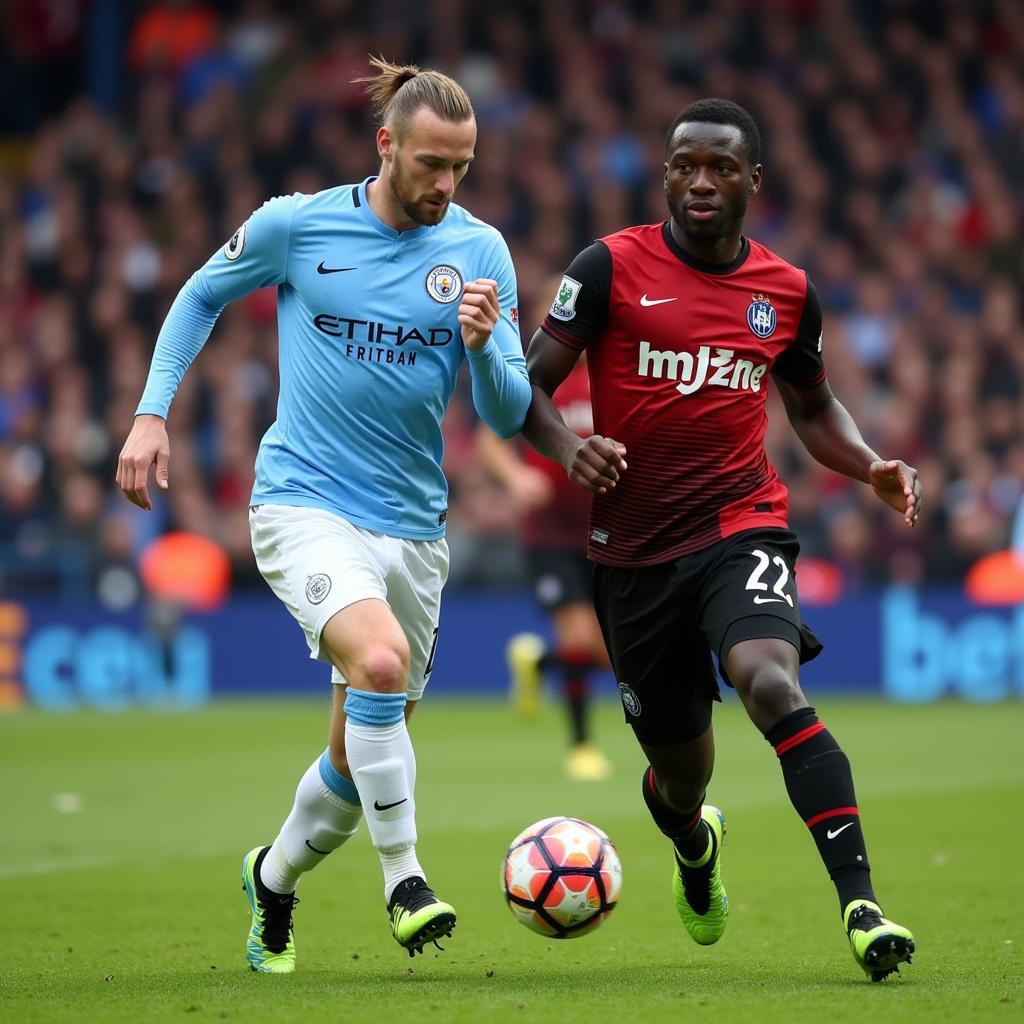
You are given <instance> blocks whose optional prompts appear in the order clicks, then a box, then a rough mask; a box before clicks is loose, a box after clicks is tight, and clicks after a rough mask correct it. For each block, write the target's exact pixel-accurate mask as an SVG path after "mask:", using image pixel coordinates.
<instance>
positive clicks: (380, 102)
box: [353, 57, 474, 133]
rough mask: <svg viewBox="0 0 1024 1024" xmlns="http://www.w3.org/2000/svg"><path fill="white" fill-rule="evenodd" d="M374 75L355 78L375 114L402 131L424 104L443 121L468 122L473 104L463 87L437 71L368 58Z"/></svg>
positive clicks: (381, 121) (382, 120)
mask: <svg viewBox="0 0 1024 1024" xmlns="http://www.w3.org/2000/svg"><path fill="white" fill-rule="evenodd" d="M370 64H371V65H372V66H373V67H375V68H376V69H377V74H376V75H367V76H365V77H363V78H355V79H353V81H354V82H366V83H367V85H366V93H367V95H368V96H369V97H370V103H371V105H372V107H373V113H374V116H375V117H376V118H377V120H378V121H379V122H380V123H381V124H386V125H388V126H389V127H390V128H392V129H393V130H394V131H396V132H398V133H401V132H403V131H404V130H405V127H406V125H407V124H408V123H409V120H410V119H411V118H412V116H413V114H415V113H416V111H418V110H419V109H420V107H426V108H427V109H428V110H432V111H433V112H434V113H435V114H437V116H438V117H440V118H442V119H443V120H445V121H455V122H460V121H468V120H469V119H470V118H471V117H473V116H474V115H473V104H472V103H470V101H469V96H467V95H466V90H465V89H463V88H462V86H461V85H459V83H458V82H456V81H455V79H454V78H449V77H448V76H447V75H442V74H441V72H440V71H421V70H420V69H419V68H418V67H417V66H416V65H415V64H390V63H388V62H387V61H386V60H385V59H384V58H383V57H370Z"/></svg>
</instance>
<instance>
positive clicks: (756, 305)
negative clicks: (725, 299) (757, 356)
mask: <svg viewBox="0 0 1024 1024" xmlns="http://www.w3.org/2000/svg"><path fill="white" fill-rule="evenodd" d="M751 298H752V299H753V302H751V303H750V305H749V306H747V326H748V327H749V328H750V329H751V330H752V331H753V332H754V334H756V335H757V336H758V337H759V338H770V337H771V336H772V334H773V333H774V332H775V325H776V324H777V323H778V322H779V315H778V313H776V312H775V307H774V306H773V305H772V300H771V299H769V298H768V296H767V295H762V294H760V293H756V294H754V295H752V296H751Z"/></svg>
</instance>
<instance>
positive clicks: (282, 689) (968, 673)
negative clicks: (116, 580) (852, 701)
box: [0, 588, 1024, 710]
mask: <svg viewBox="0 0 1024 1024" xmlns="http://www.w3.org/2000/svg"><path fill="white" fill-rule="evenodd" d="M7 607H8V608H10V607H12V606H11V605H8V606H7ZM18 607H19V608H20V612H21V613H22V614H21V615H20V619H19V621H20V622H21V623H22V626H21V628H20V629H19V630H18V635H17V636H8V637H6V638H0V645H2V646H4V647H5V648H6V649H7V651H8V653H9V655H10V657H9V659H8V660H9V661H10V662H11V663H12V664H13V665H16V666H20V672H18V671H16V672H15V675H16V676H18V677H20V678H17V680H16V681H18V682H20V684H21V687H22V689H23V690H24V693H25V695H26V697H27V699H28V700H29V701H30V702H31V703H33V704H35V705H38V706H41V707H44V708H49V709H53V710H70V709H74V708H77V707H93V708H102V709H108V710H117V709H119V708H124V707H132V706H152V707H171V708H189V707H195V706H198V705H200V704H203V703H204V702H206V701H207V700H209V699H210V698H211V697H214V696H221V695H232V694H274V695H287V694H293V695H298V694H309V693H315V692H317V691H322V690H323V689H325V688H326V686H327V685H328V682H329V677H330V673H329V669H328V668H327V667H326V666H325V665H323V664H320V663H318V662H314V661H311V660H310V659H309V658H308V652H307V648H306V645H305V641H304V639H303V636H302V634H301V632H300V630H299V628H298V627H297V626H296V624H295V623H294V622H293V621H292V619H291V618H290V616H288V614H287V613H286V612H285V610H284V609H283V608H282V607H281V606H280V605H279V604H278V603H277V602H276V601H274V600H273V599H272V598H269V597H267V598H263V597H244V598H242V597H240V598H236V599H235V600H233V601H232V602H230V603H229V604H228V605H226V606H225V607H223V608H222V609H220V610H218V611H216V612H213V613H210V614H207V615H192V616H188V617H186V618H185V619H184V620H183V622H182V624H181V626H180V628H179V629H178V630H177V631H176V633H175V635H174V637H173V640H172V641H171V642H170V643H169V644H161V643H160V642H159V641H158V640H157V639H156V638H155V637H154V636H153V635H152V634H151V633H150V632H149V631H148V630H147V628H146V626H145V623H144V620H143V617H142V615H141V613H126V614H123V615H115V614H111V613H109V612H103V611H100V610H98V609H96V608H91V607H81V608H77V607H74V606H68V605H62V604H43V603H40V604H35V603H25V604H23V605H20V606H18ZM804 616H805V618H806V620H807V622H808V624H809V625H811V627H812V628H813V629H814V631H815V632H816V633H817V634H818V635H819V636H820V637H821V639H822V640H823V641H824V643H825V650H824V652H823V653H822V655H821V656H820V657H819V658H818V659H817V660H816V661H814V662H811V663H810V664H808V665H806V666H804V669H803V672H802V680H803V683H804V686H805V688H806V689H807V690H808V691H809V692H811V693H814V692H818V691H830V692H836V691H839V692H844V693H851V694H852V693H865V694H869V693H874V694H883V695H885V696H888V697H890V698H891V699H893V700H898V701H903V702H922V701H930V700H936V699H939V698H941V697H946V696H958V697H962V698H964V699H967V700H973V701H985V702H989V701H998V700H1004V699H1008V698H1011V697H1017V698H1019V697H1021V696H1024V606H1014V607H996V608H983V607H978V606H976V605H972V604H969V603H968V602H967V601H966V600H965V599H964V598H963V596H962V595H960V594H959V593H957V592H955V591H952V590H950V591H939V590H934V591H916V590H910V589H902V588H890V589H887V590H880V591H877V592H871V593H866V594H864V595H860V596H857V597H852V598H849V599H846V600H843V601H840V602H837V603H836V604H832V605H828V606H823V607H814V608H805V609H804ZM523 630H530V631H535V632H538V633H541V634H545V635H547V634H548V633H549V627H548V625H547V622H546V620H545V619H544V617H543V616H542V615H541V614H540V612H538V610H537V609H536V607H535V606H534V604H533V603H532V601H531V600H530V598H529V596H528V595H526V594H520V593H511V594H507V593H499V592H489V591H452V592H450V593H449V594H447V595H446V599H445V602H444V606H443V610H442V616H441V625H440V630H439V634H438V646H437V655H436V659H435V663H434V670H433V674H432V677H431V683H430V690H431V693H434V694H460V695H467V696H468V695H479V696H496V695H499V694H500V693H501V692H503V691H504V689H505V687H506V685H507V670H506V667H505V662H504V648H505V644H506V642H507V641H508V639H509V637H510V636H512V635H513V634H514V633H517V632H520V631H523ZM682 671H685V666H684V667H682ZM602 690H606V692H607V693H608V694H609V695H610V694H613V693H614V683H613V681H612V679H611V677H610V676H608V677H607V678H606V679H605V680H603V683H602Z"/></svg>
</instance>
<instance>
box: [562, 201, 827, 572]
mask: <svg viewBox="0 0 1024 1024" xmlns="http://www.w3.org/2000/svg"><path fill="white" fill-rule="evenodd" d="M543 329H544V331H545V332H546V333H548V334H549V335H551V337H553V338H555V339H556V340H557V341H559V342H561V343H562V344H564V345H568V346H569V347H570V348H574V349H578V350H581V351H582V350H586V352H587V363H588V368H589V372H590V387H591V394H592V401H593V409H594V429H595V432H596V433H598V434H603V435H605V436H607V437H612V438H614V439H615V440H617V441H621V442H622V443H623V444H624V445H625V446H626V449H627V454H626V462H627V464H628V466H629V468H628V469H627V470H626V472H625V473H623V474H622V476H621V478H620V480H619V483H618V485H617V486H616V487H615V488H614V489H613V490H611V491H609V492H608V493H607V494H603V495H595V496H594V498H593V501H592V504H591V512H590V545H589V555H590V557H591V558H592V559H594V560H595V561H598V562H603V563H605V564H607V565H653V564H656V563H658V562H665V561H669V560H670V559H673V558H676V557H678V556H680V555H685V554H689V553H690V552H693V551H699V550H701V549H702V548H705V547H708V546H709V545H711V544H714V543H715V542H716V541H718V540H720V539H721V538H722V537H728V536H729V535H730V534H733V533H736V532H738V531H740V530H746V529H751V528H753V527H763V526H783V527H784V526H786V525H787V516H788V501H787V491H786V488H785V487H784V486H783V485H782V483H781V482H780V481H779V478H778V476H777V474H776V472H775V470H774V468H773V467H772V465H771V463H770V462H769V461H768V457H767V455H766V454H765V450H764V435H765V430H766V427H767V417H766V412H765V398H766V391H767V385H768V374H769V373H773V374H777V375H778V376H779V377H781V378H782V379H783V380H785V381H787V382H789V383H791V384H792V385H793V386H795V387H814V386H815V385H817V384H819V383H820V382H821V381H822V380H824V378H825V368H824V364H823V362H822V357H821V305H820V303H819V301H818V297H817V294H816V293H815V291H814V288H813V286H812V285H811V283H810V281H809V280H808V279H807V275H806V274H805V273H804V272H803V271H802V270H798V269H797V268H796V267H794V266H792V265H790V264H789V263H787V262H786V261H785V260H783V259H781V258H780V257H778V256H776V255H775V254H774V253H772V252H771V251H769V250H768V249H766V248H765V247H764V246H762V245H759V244H758V243H757V242H752V241H750V240H749V239H746V238H744V239H743V240H742V244H741V246H740V252H739V254H738V255H737V257H736V259H735V260H733V261H732V262H731V263H725V264H712V263H705V262H704V261H702V260H697V259H695V258H694V257H693V256H690V255H689V254H688V253H687V252H685V251H684V250H683V249H682V248H681V247H680V246H679V245H678V244H677V243H676V241H675V239H674V238H673V237H672V233H671V231H670V230H669V224H668V222H667V221H666V222H665V223H663V224H646V225H642V226H639V227H632V228H627V229H625V230H624V231H619V232H617V233H616V234H613V235H609V236H608V237H606V238H603V239H601V240H600V241H597V242H595V243H594V244H593V245H591V246H590V247H588V248H587V249H585V250H584V251H583V252H581V253H580V254H579V255H578V256H577V257H576V259H575V260H573V262H572V264H571V265H570V266H569V269H568V270H567V271H566V274H565V277H563V279H562V283H561V285H560V286H559V289H558V294H557V295H556V296H555V301H554V302H553V303H552V306H551V310H550V312H549V313H548V315H547V317H546V318H545V320H544V324H543Z"/></svg>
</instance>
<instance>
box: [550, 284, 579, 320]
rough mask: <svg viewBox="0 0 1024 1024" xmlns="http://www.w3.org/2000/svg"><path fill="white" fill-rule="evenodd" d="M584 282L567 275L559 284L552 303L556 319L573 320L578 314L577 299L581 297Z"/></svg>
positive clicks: (553, 314) (552, 311)
mask: <svg viewBox="0 0 1024 1024" xmlns="http://www.w3.org/2000/svg"><path fill="white" fill-rule="evenodd" d="M582 287H583V285H582V283H581V282H579V281H577V280H576V278H574V277H569V276H568V275H566V276H565V277H563V278H562V283H561V284H560V285H559V286H558V294H557V295H555V301H554V302H552V303H551V316H553V317H554V318H555V319H556V320H571V319H572V318H573V317H574V316H575V315H576V299H577V298H579V294H580V289H581V288H582Z"/></svg>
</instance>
